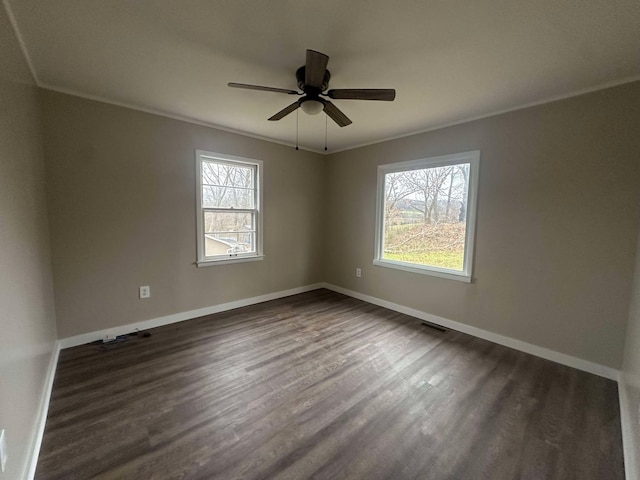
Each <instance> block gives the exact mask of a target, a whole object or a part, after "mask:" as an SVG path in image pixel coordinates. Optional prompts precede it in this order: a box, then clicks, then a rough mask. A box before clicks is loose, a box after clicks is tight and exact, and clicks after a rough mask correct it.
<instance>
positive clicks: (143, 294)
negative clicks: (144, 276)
mask: <svg viewBox="0 0 640 480" xmlns="http://www.w3.org/2000/svg"><path fill="white" fill-rule="evenodd" d="M150 296H151V287H150V286H149V285H144V286H142V287H140V298H149V297H150Z"/></svg>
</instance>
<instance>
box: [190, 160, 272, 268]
mask: <svg viewBox="0 0 640 480" xmlns="http://www.w3.org/2000/svg"><path fill="white" fill-rule="evenodd" d="M196 159H197V172H198V206H197V210H198V212H197V215H198V221H197V224H198V264H207V263H209V264H210V263H214V262H221V261H222V262H224V263H227V262H229V261H238V260H248V259H259V258H261V255H262V251H261V250H262V248H261V231H260V230H261V228H260V227H261V211H260V193H261V192H260V178H261V177H260V175H261V172H260V169H261V165H262V162H260V161H258V160H250V159H246V158H240V157H232V156H229V155H221V154H217V153H210V152H202V151H197V152H196Z"/></svg>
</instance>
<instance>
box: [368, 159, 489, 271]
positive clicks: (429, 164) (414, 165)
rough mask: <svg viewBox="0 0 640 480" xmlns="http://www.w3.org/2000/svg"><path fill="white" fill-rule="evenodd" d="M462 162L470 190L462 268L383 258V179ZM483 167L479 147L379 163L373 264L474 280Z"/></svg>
mask: <svg viewBox="0 0 640 480" xmlns="http://www.w3.org/2000/svg"><path fill="white" fill-rule="evenodd" d="M459 163H469V191H468V193H467V225H466V231H465V246H464V260H463V270H462V271H458V270H452V269H448V268H441V267H433V266H429V265H418V264H415V263H409V262H400V261H397V260H388V259H384V258H383V249H384V201H385V195H384V182H385V176H386V174H388V173H394V172H404V171H408V170H416V169H418V168H419V167H423V168H434V167H442V166H446V165H455V164H459ZM479 170H480V150H472V151H469V152H461V153H453V154H450V155H440V156H437V157H428V158H420V159H416V160H408V161H405V162H397V163H388V164H384V165H378V185H377V191H376V196H377V198H376V223H375V225H376V231H375V251H374V255H375V256H374V259H373V264H374V265H376V266H379V267H387V268H394V269H397V270H403V271H406V272H412V273H418V274H421V275H430V276H434V277H441V278H448V279H451V280H458V281H461V282H466V283H471V280H472V273H473V253H474V242H475V233H476V217H477V201H478V177H479Z"/></svg>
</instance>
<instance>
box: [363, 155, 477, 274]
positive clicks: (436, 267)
mask: <svg viewBox="0 0 640 480" xmlns="http://www.w3.org/2000/svg"><path fill="white" fill-rule="evenodd" d="M479 161H480V152H479V151H473V152H465V153H458V154H453V155H444V156H440V157H432V158H426V159H420V160H412V161H408V162H400V163H392V164H388V165H380V166H379V167H378V193H377V195H378V198H377V221H376V256H375V259H374V261H373V263H374V265H379V266H384V267H390V268H397V269H400V270H407V271H411V272H415V273H423V274H427V275H435V276H439V277H445V278H452V279H456V280H462V281H466V282H470V281H471V268H472V265H473V240H474V232H475V219H476V198H477V189H478V168H479Z"/></svg>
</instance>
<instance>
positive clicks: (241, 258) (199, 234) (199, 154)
mask: <svg viewBox="0 0 640 480" xmlns="http://www.w3.org/2000/svg"><path fill="white" fill-rule="evenodd" d="M195 157H196V255H197V260H196V265H197V266H198V267H210V266H212V265H225V264H230V263H241V262H254V261H258V260H262V259H263V258H264V254H263V250H262V237H263V233H262V165H263V162H262V160H255V159H252V158H245V157H238V156H235V155H227V154H224V153H216V152H208V151H205V150H196V154H195ZM206 160H216V161H219V162H221V163H228V164H232V165H238V164H244V165H249V166H252V167H255V172H256V173H255V179H254V181H255V190H256V196H255V202H256V205H255V212H256V219H255V223H256V225H255V230H256V231H255V242H256V251H255V252H251V253H237V254H235V255H233V256H231V255H230V256H224V257H222V256H221V257H220V258H213V257H206V256H205V254H204V247H205V242H204V221H203V211H204V210H203V208H202V162H203V161H206ZM239 210H243V211H253V210H254V209H239Z"/></svg>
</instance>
